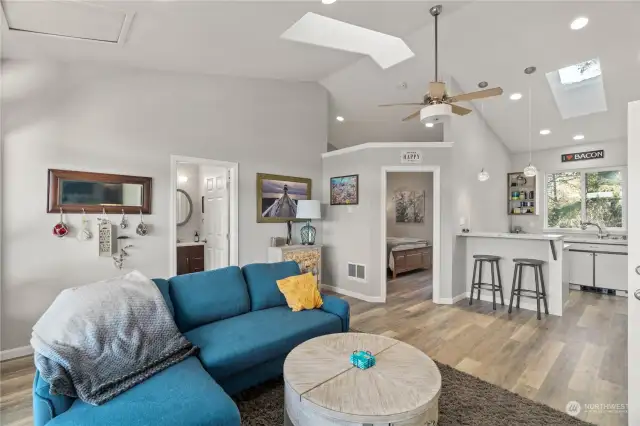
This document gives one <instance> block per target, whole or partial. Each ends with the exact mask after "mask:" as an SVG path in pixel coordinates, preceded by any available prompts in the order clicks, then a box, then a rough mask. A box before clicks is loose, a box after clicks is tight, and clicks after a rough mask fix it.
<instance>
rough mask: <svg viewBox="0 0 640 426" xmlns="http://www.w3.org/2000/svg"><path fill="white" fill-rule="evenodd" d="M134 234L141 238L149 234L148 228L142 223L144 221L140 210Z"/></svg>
mask: <svg viewBox="0 0 640 426" xmlns="http://www.w3.org/2000/svg"><path fill="white" fill-rule="evenodd" d="M136 234H138V235H140V236H141V237H144V236H145V235H147V234H149V227H148V226H147V224H146V223H144V219H143V218H142V210H140V223H139V224H138V226H137V227H136Z"/></svg>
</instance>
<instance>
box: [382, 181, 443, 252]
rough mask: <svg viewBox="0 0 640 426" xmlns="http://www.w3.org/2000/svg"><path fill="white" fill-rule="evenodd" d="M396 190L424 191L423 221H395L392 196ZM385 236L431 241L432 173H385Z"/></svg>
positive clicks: (394, 205) (394, 206)
mask: <svg viewBox="0 0 640 426" xmlns="http://www.w3.org/2000/svg"><path fill="white" fill-rule="evenodd" d="M398 191H419V192H424V198H425V203H424V204H425V207H424V222H422V223H404V222H396V204H395V202H394V201H393V197H394V196H395V194H396V192H398ZM387 237H412V238H422V239H425V240H427V241H429V242H432V241H433V173H431V172H408V173H407V172H405V173H396V172H391V173H388V174H387Z"/></svg>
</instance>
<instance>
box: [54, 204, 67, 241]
mask: <svg viewBox="0 0 640 426" xmlns="http://www.w3.org/2000/svg"><path fill="white" fill-rule="evenodd" d="M68 234H69V227H68V226H67V224H66V223H64V220H63V217H62V207H61V208H60V222H58V223H56V224H55V226H54V227H53V235H55V236H56V237H58V238H64V237H66V236H67V235H68Z"/></svg>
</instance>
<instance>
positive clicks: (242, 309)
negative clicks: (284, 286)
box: [33, 262, 349, 426]
mask: <svg viewBox="0 0 640 426" xmlns="http://www.w3.org/2000/svg"><path fill="white" fill-rule="evenodd" d="M299 273H300V269H299V267H298V265H297V264H296V263H295V262H282V263H269V264H252V265H247V266H244V267H243V268H242V269H240V268H238V267H235V266H232V267H229V268H223V269H217V270H214V271H207V272H198V273H195V274H188V275H180V276H177V277H173V278H171V279H169V280H168V281H167V280H164V279H154V280H153V281H154V282H155V283H156V285H157V286H158V288H159V289H160V292H161V293H162V295H163V297H164V299H165V301H166V303H167V307H168V308H169V310H170V311H171V313H172V314H173V316H174V318H175V321H176V324H177V325H178V328H179V329H180V331H181V332H182V333H184V335H185V336H186V337H187V338H188V339H189V340H190V341H191V342H192V343H193V344H195V345H196V346H198V347H199V348H200V353H199V355H198V357H197V358H196V357H190V358H188V359H186V360H184V361H182V362H180V363H178V364H176V365H174V366H172V367H169V368H167V369H166V370H164V371H162V372H161V373H158V374H156V375H155V376H152V377H151V378H149V379H148V380H146V381H145V382H143V383H141V384H139V385H137V386H135V387H133V388H132V389H130V390H128V391H127V392H125V393H123V394H121V395H119V396H117V397H116V398H114V399H113V400H111V401H109V402H107V403H105V404H103V405H100V406H97V407H96V406H92V405H89V404H86V403H84V402H82V401H80V400H74V399H73V398H69V397H65V396H60V395H51V394H50V393H49V384H48V383H47V382H46V381H45V380H44V379H43V378H42V377H41V376H40V373H39V372H37V371H36V376H35V380H34V384H33V415H34V424H35V426H44V425H47V426H80V425H81V426H107V425H108V426H165V425H166V426H240V413H239V412H238V409H237V407H236V405H235V403H234V402H233V400H232V399H231V397H230V396H229V395H233V394H236V393H238V392H240V391H242V390H244V389H247V388H250V387H252V386H255V385H257V384H260V383H262V382H264V381H266V380H269V379H272V378H276V377H278V376H280V375H281V374H282V367H283V364H284V360H285V358H286V356H287V354H288V353H289V352H290V351H291V350H292V349H293V348H294V347H296V346H297V345H299V344H300V343H302V342H304V341H306V340H308V339H311V338H314V337H317V336H321V335H325V334H330V333H340V332H346V331H348V330H349V305H348V303H347V302H345V301H343V300H341V299H339V298H337V297H333V296H326V295H323V296H322V300H323V302H324V304H323V306H322V308H321V309H314V310H308V311H302V312H292V311H291V309H289V307H288V306H287V304H286V301H285V298H284V296H283V295H282V294H281V293H280V291H279V290H278V287H277V284H276V280H279V279H282V278H286V277H289V276H292V275H298V274H299Z"/></svg>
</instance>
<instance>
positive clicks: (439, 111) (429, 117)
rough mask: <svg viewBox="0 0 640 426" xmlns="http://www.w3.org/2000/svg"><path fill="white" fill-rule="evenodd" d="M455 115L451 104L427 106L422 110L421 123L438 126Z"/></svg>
mask: <svg viewBox="0 0 640 426" xmlns="http://www.w3.org/2000/svg"><path fill="white" fill-rule="evenodd" d="M451 114H453V108H452V107H451V105H449V104H435V105H427V106H425V107H424V108H422V109H421V110H420V121H421V122H422V123H424V125H425V126H427V124H437V123H440V122H442V121H443V120H444V119H445V118H446V117H449V116H451Z"/></svg>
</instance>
